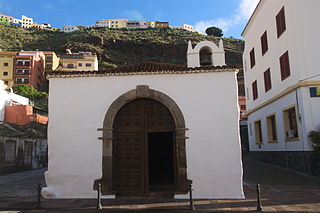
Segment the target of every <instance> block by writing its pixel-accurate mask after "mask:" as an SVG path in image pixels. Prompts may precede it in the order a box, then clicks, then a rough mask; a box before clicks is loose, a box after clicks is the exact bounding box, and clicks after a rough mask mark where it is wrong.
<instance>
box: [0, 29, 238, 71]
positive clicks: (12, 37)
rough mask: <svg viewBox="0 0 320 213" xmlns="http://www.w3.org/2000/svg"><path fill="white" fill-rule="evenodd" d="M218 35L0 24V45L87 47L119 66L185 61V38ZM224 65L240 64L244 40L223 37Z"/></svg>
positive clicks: (107, 62) (101, 59)
mask: <svg viewBox="0 0 320 213" xmlns="http://www.w3.org/2000/svg"><path fill="white" fill-rule="evenodd" d="M219 39H220V38H217V37H213V36H204V35H199V34H197V33H192V32H187V31H184V30H177V29H145V30H126V29H123V30H111V29H106V28H102V29H91V30H88V31H79V32H74V33H62V32H50V31H45V30H38V29H21V28H16V27H6V26H0V49H2V51H4V50H5V51H14V50H17V51H19V50H36V49H38V50H53V51H56V52H57V53H58V54H60V53H63V52H64V51H65V49H71V50H72V51H74V52H77V51H91V52H95V53H97V55H98V58H99V62H100V67H101V68H103V67H110V66H121V65H128V64H136V63H142V62H147V61H153V62H166V63H174V64H186V53H187V45H188V41H189V40H191V41H192V43H193V44H194V45H195V44H196V43H198V42H200V41H203V40H210V41H213V42H215V43H216V44H218V42H219ZM223 40H224V48H225V51H226V63H227V64H228V65H242V52H243V48H244V42H243V41H242V40H239V39H232V38H223Z"/></svg>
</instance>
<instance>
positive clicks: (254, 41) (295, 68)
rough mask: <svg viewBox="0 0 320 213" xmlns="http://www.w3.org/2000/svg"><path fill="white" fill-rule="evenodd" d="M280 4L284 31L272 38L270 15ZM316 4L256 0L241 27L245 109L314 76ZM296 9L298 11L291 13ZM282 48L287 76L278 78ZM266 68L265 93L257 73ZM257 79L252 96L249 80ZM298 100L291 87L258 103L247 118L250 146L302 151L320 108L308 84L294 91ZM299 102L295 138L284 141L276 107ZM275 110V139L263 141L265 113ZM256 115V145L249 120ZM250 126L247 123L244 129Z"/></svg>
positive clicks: (319, 123) (312, 0) (319, 120)
mask: <svg viewBox="0 0 320 213" xmlns="http://www.w3.org/2000/svg"><path fill="white" fill-rule="evenodd" d="M283 6H284V7H285V19H286V31H285V32H284V33H283V34H282V35H281V36H280V38H278V37H277V28H276V18H275V17H276V15H277V14H278V12H279V11H280V9H281V8H282V7H283ZM319 7H320V1H318V0H308V1H300V0H290V1H287V0H277V1H267V0H262V1H261V2H260V5H259V7H258V8H257V10H256V12H255V14H254V15H253V16H252V18H251V21H250V23H249V25H248V26H247V28H246V30H245V31H244V34H243V36H244V37H245V50H244V54H243V59H244V60H243V62H244V63H243V64H244V70H245V72H244V76H245V86H246V95H247V110H249V111H250V110H252V109H254V108H255V107H257V106H259V105H260V104H262V103H264V102H266V101H268V100H269V99H271V98H272V97H274V96H276V95H278V94H279V93H281V92H282V91H284V90H285V89H287V88H288V87H290V86H292V85H294V84H296V83H298V82H299V81H305V80H309V81H314V80H320V76H319V68H318V67H319V66H318V65H317V62H318V57H319V54H318V49H319V48H318V45H316V44H315V43H314V41H315V40H316V38H317V35H318V34H319V33H320V29H319V28H317V27H314V26H317V22H318V20H319V13H318V12H317V10H318V8H319ZM297 14H299V15H297ZM265 31H267V37H268V52H266V53H265V55H263V56H262V52H261V41H260V38H261V36H262V34H263V33H264V32H265ZM253 47H254V49H255V60H256V65H255V66H254V67H253V68H251V67H250V56H249V54H250V51H251V50H252V48H253ZM287 50H288V52H289V61H290V72H291V75H290V76H289V77H288V78H287V79H285V80H284V81H281V72H280V63H279V58H280V56H281V55H282V54H283V53H285V52H286V51H287ZM268 68H270V72H271V84H272V89H271V90H269V91H268V92H265V88H264V76H263V73H264V72H265V71H266V70H267V69H268ZM255 80H257V84H258V99H256V100H255V101H253V99H252V96H253V95H252V83H253V82H254V81H255ZM297 93H298V102H297V100H296V95H295V92H292V93H290V94H288V95H286V96H284V97H282V98H281V99H279V100H277V101H275V102H273V103H271V104H269V105H268V106H266V107H263V108H261V109H259V110H257V111H256V112H254V113H252V114H250V115H249V117H248V121H249V124H250V125H249V127H250V126H251V130H252V134H251V136H250V133H251V132H249V143H250V150H251V151H285V150H289V151H308V150H310V149H311V143H310V140H309V139H308V137H307V135H308V132H309V131H311V130H319V129H320V115H319V112H318V110H316V109H317V108H319V107H320V100H319V99H320V98H310V93H309V88H308V87H304V88H300V89H298V90H297ZM293 104H295V105H297V104H298V105H299V115H300V117H301V120H300V121H298V125H299V128H300V129H299V136H300V137H299V139H300V140H299V141H296V142H287V143H286V142H285V139H284V137H285V135H284V134H285V132H284V130H283V126H284V125H283V115H282V109H283V108H285V107H288V106H290V105H293ZM273 112H276V119H277V120H276V122H277V132H278V140H279V143H275V144H268V141H267V127H266V117H267V116H268V115H269V114H270V113H273ZM258 119H262V133H263V134H262V135H263V141H264V144H263V145H262V146H261V148H258V145H256V144H255V137H254V121H255V120H258ZM249 130H250V128H249Z"/></svg>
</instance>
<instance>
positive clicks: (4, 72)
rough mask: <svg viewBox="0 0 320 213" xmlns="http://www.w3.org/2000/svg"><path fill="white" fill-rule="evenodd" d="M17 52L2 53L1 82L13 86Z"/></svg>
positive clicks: (0, 56)
mask: <svg viewBox="0 0 320 213" xmlns="http://www.w3.org/2000/svg"><path fill="white" fill-rule="evenodd" d="M16 55H17V52H0V80H3V81H4V83H5V84H6V85H8V86H13V83H14V81H13V75H14V73H13V72H14V64H15V57H16Z"/></svg>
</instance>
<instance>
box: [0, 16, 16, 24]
mask: <svg viewBox="0 0 320 213" xmlns="http://www.w3.org/2000/svg"><path fill="white" fill-rule="evenodd" d="M0 18H2V19H7V20H8V22H9V23H12V22H13V19H14V18H13V16H8V15H5V14H0Z"/></svg>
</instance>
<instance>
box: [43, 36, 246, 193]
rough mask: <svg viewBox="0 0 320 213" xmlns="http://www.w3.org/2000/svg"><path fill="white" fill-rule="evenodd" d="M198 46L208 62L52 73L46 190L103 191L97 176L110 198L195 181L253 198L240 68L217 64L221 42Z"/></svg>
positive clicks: (208, 189)
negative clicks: (246, 167) (247, 185)
mask: <svg viewBox="0 0 320 213" xmlns="http://www.w3.org/2000/svg"><path fill="white" fill-rule="evenodd" d="M221 43H222V42H221ZM189 48H190V50H191V48H192V45H191V43H190V44H189ZM195 48H198V52H197V53H192V57H193V58H194V57H195V56H194V55H195V54H197V57H198V61H199V62H200V63H202V64H205V65H208V66H200V65H199V66H197V67H195V68H187V67H185V66H181V65H171V64H162V63H145V64H141V65H131V66H126V67H120V68H114V69H108V70H102V71H87V72H63V71H58V72H57V71H56V72H51V73H49V74H48V76H47V77H48V79H49V81H50V84H49V85H50V94H49V110H50V114H49V120H50V122H49V126H48V146H49V148H48V152H49V153H48V155H49V165H48V171H47V172H46V173H45V180H46V184H47V187H45V188H43V190H42V194H43V195H44V196H45V197H46V198H94V197H96V191H94V190H93V184H94V182H95V181H96V182H97V181H98V182H100V183H101V184H102V195H103V198H121V197H166V198H187V197H188V191H189V186H190V184H191V183H192V185H193V189H194V191H193V193H194V197H195V198H244V194H243V188H242V162H241V148H240V137H239V117H240V113H239V107H238V97H237V77H236V74H237V72H238V70H237V69H236V68H232V67H227V66H216V61H215V59H214V58H211V57H208V56H211V55H212V54H215V52H216V50H219V48H218V46H216V45H215V44H214V43H208V42H201V43H199V44H198V45H197V46H196V47H195ZM203 48H204V49H205V56H203V55H201V54H200V52H201V50H202V49H203ZM219 51H220V54H221V55H220V56H223V57H224V51H223V48H222V50H219ZM187 57H188V60H190V57H191V56H190V54H188V55H187ZM219 63H220V62H219ZM219 65H224V63H223V64H219ZM222 91H223V92H222Z"/></svg>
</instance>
